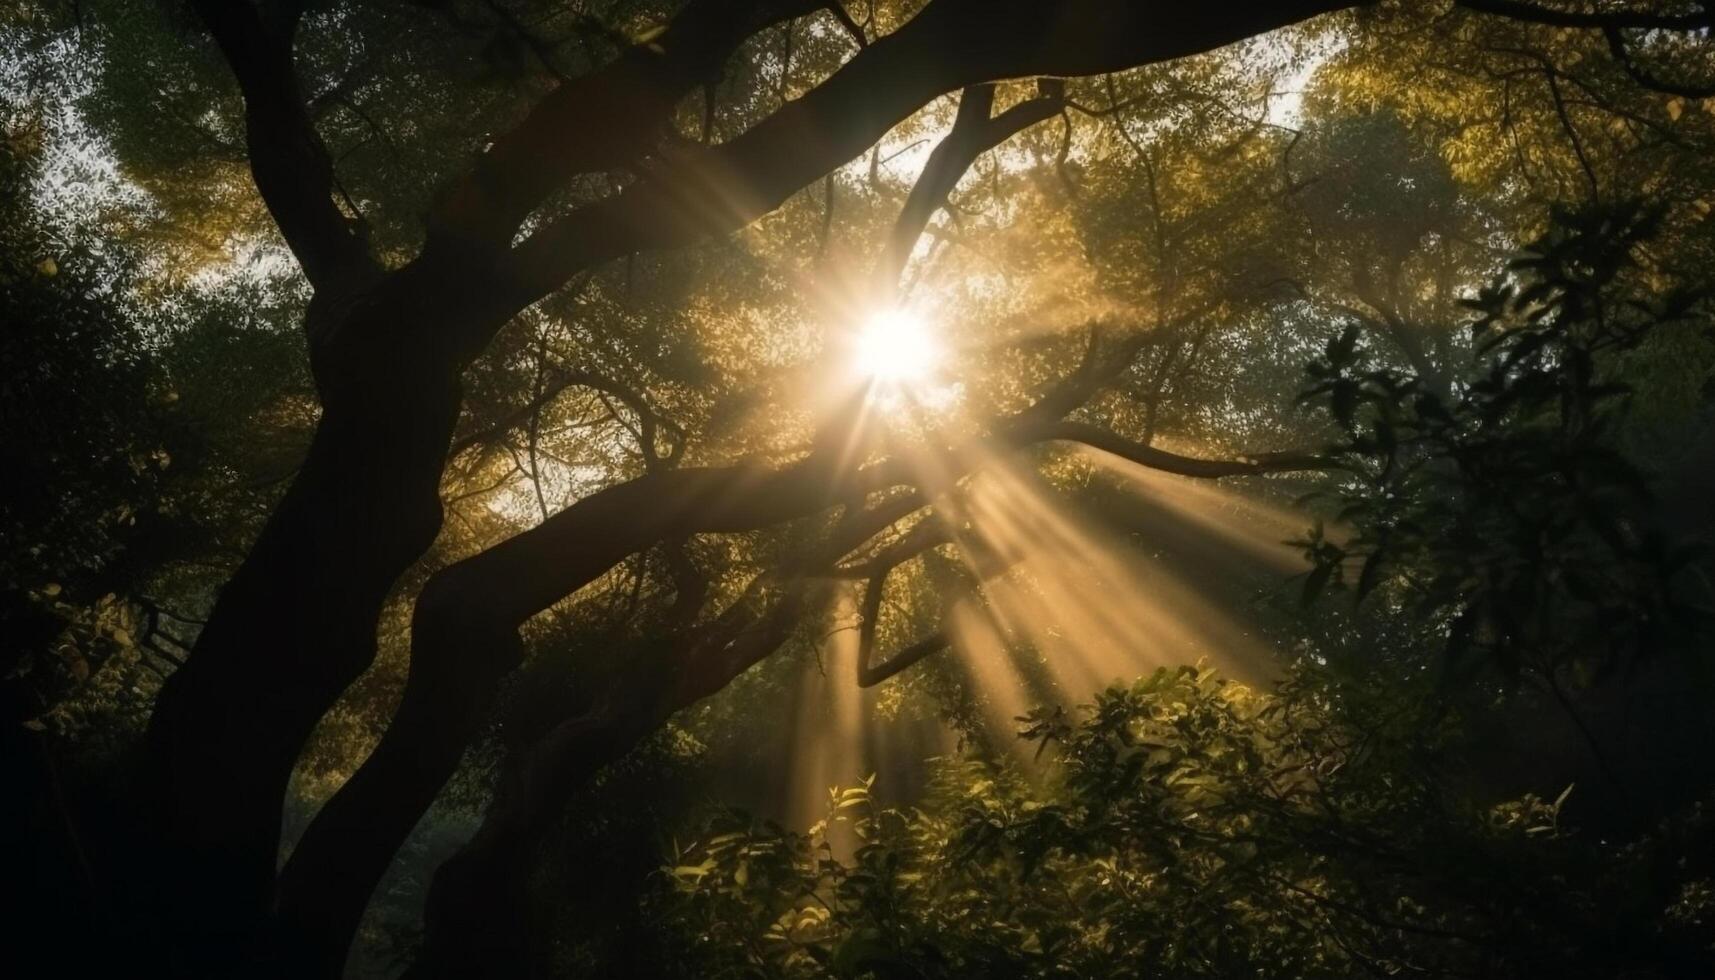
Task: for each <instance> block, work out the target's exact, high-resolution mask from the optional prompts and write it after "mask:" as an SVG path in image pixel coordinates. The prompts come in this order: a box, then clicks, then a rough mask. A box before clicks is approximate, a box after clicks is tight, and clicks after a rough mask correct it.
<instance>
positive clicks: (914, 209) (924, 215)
mask: <svg viewBox="0 0 1715 980" xmlns="http://www.w3.org/2000/svg"><path fill="white" fill-rule="evenodd" d="M994 95H995V87H994V86H993V85H970V86H966V87H965V90H964V93H963V94H962V95H960V96H959V111H958V113H957V115H955V116H954V118H953V128H952V130H951V131H950V132H948V133H947V135H946V136H945V137H943V138H942V140H941V142H939V143H937V144H936V145H935V149H934V150H932V151H930V153H929V160H928V162H926V163H925V164H924V165H923V171H922V173H920V174H919V175H918V177H917V181H916V183H914V184H912V185H911V192H910V194H908V195H907V196H906V198H905V206H904V207H903V208H901V209H900V212H899V218H898V219H897V220H896V221H895V222H894V225H893V231H892V233H891V234H890V235H889V236H888V239H887V243H886V244H885V245H884V246H883V247H882V252H881V259H880V260H879V261H878V262H877V263H876V267H875V282H874V288H875V294H876V301H877V302H879V303H887V302H889V301H890V300H891V298H892V296H893V294H894V292H895V291H896V290H897V289H898V282H899V274H900V273H901V272H902V271H904V269H905V264H906V262H907V261H909V260H910V258H911V252H912V250H913V249H915V248H916V247H917V239H918V238H920V237H922V235H923V229H924V227H925V226H927V225H928V224H929V219H930V218H931V217H933V216H934V214H935V212H936V211H938V210H940V209H941V208H942V207H943V206H944V205H945V204H946V203H947V195H948V194H951V193H952V191H953V188H954V187H956V186H958V183H959V181H960V179H962V178H963V177H964V175H965V171H967V170H969V169H970V168H971V164H973V163H975V162H976V160H977V158H978V157H980V156H982V155H983V154H984V153H987V152H988V151H989V150H992V149H994V148H995V147H997V146H999V145H1000V144H1002V143H1004V142H1006V141H1007V140H1009V139H1011V138H1012V137H1013V136H1015V135H1017V134H1018V133H1021V132H1023V131H1024V130H1026V129H1029V128H1030V127H1031V126H1034V125H1036V124H1037V123H1039V122H1042V121H1043V120H1045V119H1049V118H1052V117H1053V116H1055V115H1057V114H1058V113H1059V112H1060V110H1061V108H1062V107H1063V105H1064V103H1063V102H1062V100H1061V99H1060V98H1059V97H1056V96H1052V95H1044V96H1042V97H1040V98H1035V99H1030V100H1028V101H1026V102H1020V103H1019V104H1018V105H1015V106H1013V107H1012V108H1010V109H1008V110H1006V111H1005V112H1003V113H1001V114H1000V115H998V116H991V115H990V113H991V112H992V111H993V108H994Z"/></svg>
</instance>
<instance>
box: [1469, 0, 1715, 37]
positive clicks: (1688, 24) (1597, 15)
mask: <svg viewBox="0 0 1715 980" xmlns="http://www.w3.org/2000/svg"><path fill="white" fill-rule="evenodd" d="M1454 3H1455V5H1456V6H1459V7H1463V8H1465V9H1466V10H1474V11H1476V12H1478V13H1484V14H1496V15H1498V16H1501V17H1506V18H1509V19H1511V20H1522V21H1529V22H1531V23H1534V24H1547V25H1550V26H1552V27H1580V28H1593V29H1600V28H1625V29H1634V30H1665V31H1696V30H1703V29H1706V28H1708V27H1710V26H1711V23H1712V22H1715V20H1712V17H1711V13H1710V11H1709V10H1708V9H1703V10H1700V11H1698V12H1697V13H1687V14H1664V13H1656V12H1653V11H1648V10H1608V11H1601V12H1592V11H1581V10H1565V9H1562V8H1559V7H1545V6H1542V5H1541V4H1536V3H1531V2H1529V0H1454Z"/></svg>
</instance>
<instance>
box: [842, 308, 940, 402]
mask: <svg viewBox="0 0 1715 980" xmlns="http://www.w3.org/2000/svg"><path fill="white" fill-rule="evenodd" d="M939 358H940V352H939V351H938V350H937V349H936V347H935V340H934V338H933V337H932V336H931V335H930V333H929V328H928V325H927V324H925V323H924V322H923V319H922V318H921V317H919V316H917V315H916V314H914V313H910V312H908V311H906V310H901V309H891V310H882V311H881V312H879V313H876V314H874V315H872V316H871V317H870V318H869V320H868V321H867V322H866V323H865V324H864V326H863V329H862V330H861V331H860V332H859V333H858V335H857V341H856V344H855V345H854V348H853V364H854V366H855V367H856V369H857V371H858V373H859V374H861V375H863V376H864V377H866V378H872V379H874V380H876V381H878V382H882V383H886V384H892V385H910V384H915V383H918V382H922V381H925V380H927V379H928V377H929V376H930V375H931V374H933V373H934V370H935V366H936V363H937V361H938V360H939Z"/></svg>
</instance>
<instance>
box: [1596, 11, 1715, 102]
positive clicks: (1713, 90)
mask: <svg viewBox="0 0 1715 980" xmlns="http://www.w3.org/2000/svg"><path fill="white" fill-rule="evenodd" d="M1602 34H1603V36H1605V37H1606V38H1607V40H1608V51H1609V52H1610V53H1611V54H1613V56H1614V61H1615V62H1617V63H1618V64H1619V66H1620V68H1621V70H1623V71H1624V72H1625V73H1626V74H1627V75H1630V76H1631V78H1632V81H1634V82H1636V83H1638V84H1639V85H1641V86H1643V87H1644V88H1647V89H1650V90H1652V91H1655V92H1660V93H1662V94H1663V95H1677V96H1679V97H1680V98H1682V99H1708V98H1715V85H1687V84H1684V83H1681V82H1670V81H1666V80H1664V79H1662V78H1658V77H1657V76H1655V75H1654V74H1652V73H1650V72H1648V71H1645V70H1644V69H1643V68H1642V67H1641V66H1640V65H1639V64H1638V63H1637V62H1636V61H1633V60H1632V55H1631V52H1630V51H1628V50H1626V39H1625V36H1624V35H1623V34H1622V33H1621V31H1620V29H1619V28H1617V27H1609V28H1604V29H1603V31H1602Z"/></svg>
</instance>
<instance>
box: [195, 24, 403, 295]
mask: <svg viewBox="0 0 1715 980" xmlns="http://www.w3.org/2000/svg"><path fill="white" fill-rule="evenodd" d="M195 6H196V11H197V14H198V15H199V16H200V17H201V18H202V21H203V23H204V24H205V25H207V27H208V29H209V33H211V34H212V35H213V36H214V40H215V44H216V45H217V46H218V47H219V48H220V52H221V55H222V56H223V57H225V59H226V62H227V64H228V66H230V67H231V69H232V73H233V75H234V76H235V77H236V78H237V80H238V88H239V91H240V92H241V93H242V94H243V96H244V133H245V143H246V146H247V149H248V153H249V157H250V172H251V175H252V177H253V179H254V180H255V181H256V189H257V191H258V192H259V193H260V194H261V195H262V201H263V203H264V204H266V205H267V207H268V213H269V214H270V215H271V216H272V217H273V218H274V223H275V224H276V225H278V226H279V228H280V234H281V236H282V237H284V238H285V239H286V245H287V247H289V248H290V249H291V250H292V254H293V255H294V256H295V257H296V258H297V260H298V264H299V266H301V267H302V268H303V270H304V276H305V278H307V279H309V281H310V285H312V286H314V287H315V288H316V289H318V290H324V289H326V290H333V291H336V292H337V291H340V290H344V289H348V288H350V287H352V286H355V285H358V284H361V283H363V282H365V281H367V280H368V279H370V278H371V277H372V276H374V275H376V274H377V273H378V271H379V268H378V266H376V265H375V263H374V261H373V260H372V259H371V258H370V257H369V250H368V246H367V244H366V242H365V241H364V238H363V235H362V234H361V231H360V228H359V226H358V224H357V223H356V222H354V221H352V220H350V219H348V218H347V217H346V216H345V215H344V214H343V213H341V211H340V209H339V207H338V205H336V204H335V203H334V194H335V190H336V179H335V176H334V168H333V161H332V159H331V158H330V157H329V156H328V151H327V147H326V146H325V145H324V144H323V143H322V139H321V136H320V134H318V133H317V132H316V129H315V126H314V124H313V123H311V121H310V117H309V114H308V112H307V110H306V108H305V104H304V99H303V95H302V93H301V92H300V91H299V86H298V77H297V71H296V69H295V68H294V67H293V62H292V37H293V34H294V33H295V30H296V27H297V22H298V16H297V12H296V10H295V8H293V9H289V10H287V11H285V12H282V13H280V14H279V15H278V16H275V17H271V18H266V19H265V18H264V14H263V11H262V10H261V9H259V8H258V7H257V5H255V4H250V3H237V2H231V0H196V5H195Z"/></svg>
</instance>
